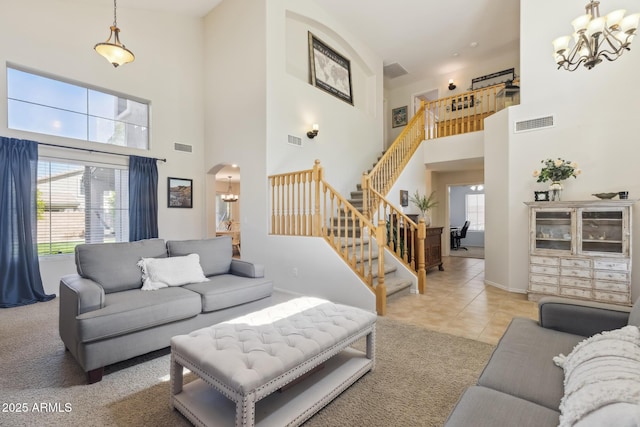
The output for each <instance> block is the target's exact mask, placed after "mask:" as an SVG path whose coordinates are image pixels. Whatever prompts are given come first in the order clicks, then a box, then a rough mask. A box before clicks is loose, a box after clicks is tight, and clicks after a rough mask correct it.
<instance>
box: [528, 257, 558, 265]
mask: <svg viewBox="0 0 640 427" xmlns="http://www.w3.org/2000/svg"><path fill="white" fill-rule="evenodd" d="M529 261H530V262H531V264H541V265H559V264H560V260H559V259H558V258H554V257H550V256H532V257H531V258H529Z"/></svg>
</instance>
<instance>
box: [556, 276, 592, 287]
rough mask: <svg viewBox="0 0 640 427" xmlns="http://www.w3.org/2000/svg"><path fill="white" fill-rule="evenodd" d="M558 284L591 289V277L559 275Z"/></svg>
mask: <svg viewBox="0 0 640 427" xmlns="http://www.w3.org/2000/svg"><path fill="white" fill-rule="evenodd" d="M560 286H572V287H574V288H587V289H591V279H580V278H577V277H561V278H560Z"/></svg>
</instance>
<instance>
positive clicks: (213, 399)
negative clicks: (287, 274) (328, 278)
mask: <svg viewBox="0 0 640 427" xmlns="http://www.w3.org/2000/svg"><path fill="white" fill-rule="evenodd" d="M376 318H377V316H376V314H375V313H371V312H368V311H365V310H362V309H359V308H355V307H349V306H346V305H341V304H334V303H331V302H329V301H326V300H322V299H318V298H310V297H304V298H296V299H292V300H290V301H287V302H285V303H282V304H278V305H275V306H272V307H268V308H266V309H263V310H260V311H257V312H255V313H251V314H248V315H246V316H242V317H238V318H236V319H233V320H230V321H228V322H224V323H219V324H217V325H214V326H211V327H207V328H203V329H199V330H197V331H194V332H192V333H190V334H188V335H178V336H175V337H173V338H172V339H171V375H170V376H171V406H172V407H173V408H175V409H177V410H179V411H180V412H181V413H182V414H183V415H185V416H186V417H187V418H188V419H189V420H190V421H191V422H193V423H194V424H196V425H201V426H233V425H235V426H253V425H266V426H277V427H281V426H286V425H299V424H302V423H303V422H304V421H305V420H307V419H309V418H310V417H311V416H312V415H313V414H315V413H316V412H317V411H319V410H320V409H321V408H322V407H324V406H325V405H326V404H327V403H329V402H330V401H331V400H333V399H334V398H335V397H336V396H337V395H339V394H340V393H341V392H342V391H344V390H345V389H346V388H348V387H349V386H350V385H351V384H353V383H354V382H356V381H357V380H358V378H360V377H361V376H363V375H364V374H366V373H367V372H368V371H370V370H373V368H374V364H375V322H376ZM363 337H366V351H365V352H362V351H358V350H355V349H353V348H351V347H349V346H350V345H351V344H353V343H354V342H355V341H357V340H359V339H361V338H363ZM183 367H186V368H187V369H189V370H191V371H192V372H193V373H194V374H196V375H197V376H198V377H199V378H198V379H196V380H194V381H192V382H189V383H188V384H183ZM319 367H321V368H322V369H318V368H319ZM312 371H316V372H313V373H312V374H310V372H312ZM305 375H309V376H308V377H307V378H304V379H301V378H300V377H301V376H305ZM296 380H297V381H296ZM284 386H287V387H284ZM275 391H278V392H277V393H274V392H275Z"/></svg>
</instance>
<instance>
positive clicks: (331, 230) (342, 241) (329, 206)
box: [269, 160, 387, 316]
mask: <svg viewBox="0 0 640 427" xmlns="http://www.w3.org/2000/svg"><path fill="white" fill-rule="evenodd" d="M269 183H270V187H271V230H270V234H272V235H284V236H308V237H323V238H324V239H325V240H326V241H327V243H329V245H330V246H331V247H332V248H333V249H334V250H335V251H336V252H337V253H338V254H339V255H340V257H341V258H342V259H343V260H344V261H345V262H346V263H347V264H348V265H349V266H350V267H351V269H352V270H353V271H354V272H355V273H356V275H358V277H359V278H360V279H361V280H362V281H363V282H364V283H365V285H366V286H367V287H368V288H369V290H371V292H373V293H374V294H375V296H376V311H377V312H378V314H379V315H381V316H383V315H384V314H385V312H386V304H387V302H386V286H385V283H384V251H378V254H377V260H378V262H377V271H375V274H374V267H375V263H374V260H375V259H376V256H374V251H373V249H374V244H375V245H377V247H378V248H382V247H384V246H385V245H386V241H385V239H386V235H385V228H386V227H385V223H384V221H382V222H381V223H379V224H378V226H376V225H374V223H373V222H372V221H371V220H369V219H368V218H366V217H365V216H364V215H362V214H361V213H360V212H359V211H358V210H357V209H356V208H355V207H353V205H351V204H350V203H349V202H348V201H347V199H345V198H344V197H343V196H342V195H340V194H339V193H338V192H337V191H336V190H335V189H334V188H333V187H332V186H331V185H329V184H328V183H327V182H326V181H325V180H324V170H323V168H322V167H321V166H320V161H319V160H316V161H315V164H314V166H313V169H307V170H303V171H297V172H289V173H284V174H278V175H271V176H269ZM374 276H377V277H376V278H377V284H375V286H374Z"/></svg>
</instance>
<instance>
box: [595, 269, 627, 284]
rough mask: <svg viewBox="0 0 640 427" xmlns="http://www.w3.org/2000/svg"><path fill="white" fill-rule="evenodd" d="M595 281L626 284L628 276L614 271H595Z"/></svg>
mask: <svg viewBox="0 0 640 427" xmlns="http://www.w3.org/2000/svg"><path fill="white" fill-rule="evenodd" d="M596 279H604V280H615V281H618V282H626V281H628V280H629V275H628V274H627V273H620V272H615V271H596Z"/></svg>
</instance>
